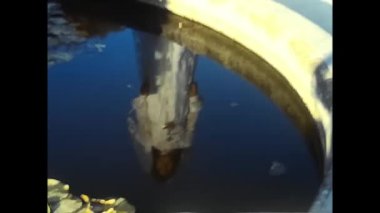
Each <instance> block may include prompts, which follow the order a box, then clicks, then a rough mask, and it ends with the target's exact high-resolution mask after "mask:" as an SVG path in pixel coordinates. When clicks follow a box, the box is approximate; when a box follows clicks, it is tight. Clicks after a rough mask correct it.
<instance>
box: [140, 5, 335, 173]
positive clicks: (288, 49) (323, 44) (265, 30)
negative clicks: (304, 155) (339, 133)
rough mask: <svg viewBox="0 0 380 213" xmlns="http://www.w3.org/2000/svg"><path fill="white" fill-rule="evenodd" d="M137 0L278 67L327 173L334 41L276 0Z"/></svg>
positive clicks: (330, 154) (329, 146) (330, 129)
mask: <svg viewBox="0 0 380 213" xmlns="http://www.w3.org/2000/svg"><path fill="white" fill-rule="evenodd" d="M140 1H142V2H145V3H150V4H154V5H157V6H160V7H163V8H166V9H168V10H169V11H171V12H173V13H174V14H177V15H179V16H183V17H185V18H187V19H190V20H193V21H195V22H198V23H201V24H203V25H205V26H207V27H210V28H212V29H213V30H215V31H217V32H219V33H221V34H223V35H225V36H227V37H229V38H231V39H233V40H235V41H236V42H238V43H240V44H241V45H243V46H245V47H246V48H248V49H249V50H251V51H253V52H255V53H256V54H258V55H259V56H261V57H262V58H263V59H264V60H266V61H267V62H268V63H270V64H271V65H272V66H273V67H274V68H276V69H277V70H278V71H279V72H280V73H281V74H282V75H283V76H284V77H285V78H286V79H287V80H288V82H289V84H290V85H291V86H292V87H293V88H294V89H295V90H296V91H297V92H298V94H299V95H300V96H301V98H302V100H303V102H304V103H305V105H306V106H307V108H308V109H309V111H310V113H311V115H312V116H313V118H314V120H315V121H316V122H317V124H319V127H320V129H319V130H320V133H321V139H322V142H323V146H324V150H325V168H326V170H327V169H328V168H330V165H331V158H332V89H331V88H332V65H331V64H332V56H331V55H332V37H331V35H330V34H329V33H328V32H326V31H324V30H323V29H322V28H320V27H319V26H317V25H315V24H314V23H313V22H311V21H310V20H308V19H306V18H305V17H303V16H301V15H300V14H298V13H296V12H294V11H293V10H291V9H288V8H287V7H285V6H283V5H282V4H279V3H277V2H275V1H263V0H250V1H247V0H234V1H229V0H201V1H194V0H140ZM226 14H228V15H226ZM179 27H180V26H179Z"/></svg>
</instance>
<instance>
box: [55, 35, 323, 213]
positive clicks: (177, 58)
mask: <svg viewBox="0 0 380 213" xmlns="http://www.w3.org/2000/svg"><path fill="white" fill-rule="evenodd" d="M59 48H61V49H64V50H65V51H67V49H70V48H69V47H68V45H61V46H60V47H59ZM59 48H55V49H54V50H57V49H59ZM74 49H75V50H73V51H71V52H70V56H67V55H66V58H67V57H68V58H69V59H70V60H66V62H64V63H56V62H53V63H51V64H50V66H49V70H48V176H49V178H56V179H59V180H62V181H63V182H65V183H68V184H70V186H71V187H70V189H71V190H72V192H73V193H74V194H82V193H84V194H89V195H91V196H94V197H107V196H121V197H125V198H126V199H128V200H129V201H130V202H131V203H132V204H133V205H135V206H136V209H137V212H141V213H144V212H146V213H154V212H158V213H159V212H239V211H240V212H244V211H245V212H254V211H272V212H275V211H288V212H290V211H298V212H305V211H307V210H308V209H309V207H310V206H311V204H312V202H313V199H314V197H315V196H316V193H317V191H318V188H319V184H320V176H321V175H320V171H319V169H318V168H317V163H316V162H315V161H316V159H315V155H313V154H312V152H311V151H310V148H309V146H308V145H307V144H308V143H309V142H308V139H307V138H306V137H305V136H304V134H303V133H302V131H301V130H300V129H299V128H297V125H295V124H294V122H293V121H292V120H291V119H289V117H288V116H287V115H286V114H285V113H284V112H283V110H282V109H281V108H280V107H279V106H277V105H275V104H274V103H273V102H272V100H271V99H270V98H268V97H267V96H266V95H265V94H264V93H263V92H262V91H261V90H259V89H258V88H257V87H256V86H255V85H254V84H252V83H251V82H249V81H248V80H246V79H244V78H242V77H241V76H240V75H238V74H237V73H235V72H233V71H231V70H229V69H227V68H225V67H223V65H221V64H219V63H218V62H216V61H215V60H214V59H211V58H209V57H207V56H205V55H198V54H196V53H194V52H193V51H191V50H189V49H187V48H186V47H184V46H180V45H179V44H177V43H175V42H174V41H170V40H168V39H167V38H164V37H159V36H157V35H153V34H149V33H144V32H141V31H137V30H134V29H131V28H121V29H119V30H117V31H112V30H111V31H109V32H108V33H107V34H106V35H103V36H94V37H87V38H86V41H85V42H83V43H81V45H77V46H76V48H74ZM52 50H53V48H51V51H52ZM73 52H74V53H73ZM61 53H62V52H61ZM61 55H62V54H61ZM236 57H239V55H236Z"/></svg>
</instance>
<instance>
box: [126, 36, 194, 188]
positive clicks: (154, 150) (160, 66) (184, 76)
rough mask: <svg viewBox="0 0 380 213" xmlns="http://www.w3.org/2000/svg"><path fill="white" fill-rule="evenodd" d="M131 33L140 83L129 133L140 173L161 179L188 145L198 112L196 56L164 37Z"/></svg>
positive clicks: (172, 169)
mask: <svg viewBox="0 0 380 213" xmlns="http://www.w3.org/2000/svg"><path fill="white" fill-rule="evenodd" d="M134 35H135V42H136V44H137V45H136V46H137V52H138V65H139V72H140V75H141V82H142V84H141V89H140V95H139V96H138V97H136V98H135V99H134V100H133V112H134V113H133V114H132V116H131V117H130V118H129V120H128V121H129V131H130V133H131V135H132V137H133V140H134V143H135V149H136V152H137V153H138V157H139V160H140V162H141V163H142V165H143V168H144V170H145V171H147V172H148V171H150V172H151V174H152V175H153V177H155V178H156V179H157V180H159V181H165V180H167V179H169V178H170V177H172V175H173V174H174V173H175V171H176V169H177V167H178V164H179V161H180V159H181V155H182V154H183V153H182V151H183V150H184V149H186V148H189V147H190V146H191V140H192V135H193V131H194V127H195V123H196V120H197V117H198V113H199V111H200V108H201V103H200V100H199V97H198V90H197V85H196V83H195V81H194V79H193V76H194V65H195V61H196V56H195V55H194V54H193V53H192V52H190V51H189V50H187V49H186V48H184V47H182V46H180V45H178V44H176V43H174V42H171V41H168V40H166V39H164V38H163V37H157V36H154V35H152V34H147V33H144V32H136V33H135V34H134Z"/></svg>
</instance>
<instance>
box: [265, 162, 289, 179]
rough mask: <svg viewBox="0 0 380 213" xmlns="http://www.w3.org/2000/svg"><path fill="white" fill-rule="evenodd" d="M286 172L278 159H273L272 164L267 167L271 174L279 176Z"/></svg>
mask: <svg viewBox="0 0 380 213" xmlns="http://www.w3.org/2000/svg"><path fill="white" fill-rule="evenodd" d="M285 172H286V167H285V166H284V164H283V163H280V162H278V161H273V162H272V165H271V167H270V169H269V174H270V175H272V176H279V175H283V174H285Z"/></svg>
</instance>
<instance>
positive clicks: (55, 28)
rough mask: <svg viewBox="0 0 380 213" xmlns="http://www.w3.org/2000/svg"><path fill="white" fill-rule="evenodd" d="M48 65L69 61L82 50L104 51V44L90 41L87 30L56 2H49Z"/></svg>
mask: <svg viewBox="0 0 380 213" xmlns="http://www.w3.org/2000/svg"><path fill="white" fill-rule="evenodd" d="M47 25H48V34H47V37H48V65H49V66H51V65H54V64H57V63H62V62H67V61H70V60H71V59H73V57H74V55H75V54H76V53H78V52H80V51H82V50H97V51H98V52H102V50H103V48H105V45H104V44H100V43H99V42H96V41H95V42H94V41H89V40H88V39H87V38H86V37H87V36H88V35H87V33H86V32H84V31H79V30H77V26H78V24H75V23H73V22H72V21H71V20H69V19H68V18H67V17H66V16H65V14H64V13H63V11H62V10H61V8H60V5H59V4H58V3H56V2H53V1H50V2H48V23H47Z"/></svg>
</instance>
